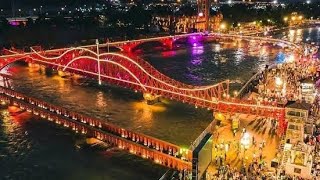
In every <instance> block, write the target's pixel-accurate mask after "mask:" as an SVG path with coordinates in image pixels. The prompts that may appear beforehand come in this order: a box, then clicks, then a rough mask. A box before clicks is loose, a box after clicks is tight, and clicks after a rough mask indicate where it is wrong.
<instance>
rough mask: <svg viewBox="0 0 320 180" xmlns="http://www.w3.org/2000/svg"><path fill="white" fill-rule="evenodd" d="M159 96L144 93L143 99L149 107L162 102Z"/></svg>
mask: <svg viewBox="0 0 320 180" xmlns="http://www.w3.org/2000/svg"><path fill="white" fill-rule="evenodd" d="M160 97H161V96H159V95H152V94H150V93H143V98H144V99H145V100H146V101H147V104H148V105H153V104H155V103H158V102H161V100H160Z"/></svg>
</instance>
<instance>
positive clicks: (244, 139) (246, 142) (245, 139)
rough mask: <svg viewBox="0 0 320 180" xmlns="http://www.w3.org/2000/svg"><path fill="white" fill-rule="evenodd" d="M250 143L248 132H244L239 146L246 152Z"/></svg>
mask: <svg viewBox="0 0 320 180" xmlns="http://www.w3.org/2000/svg"><path fill="white" fill-rule="evenodd" d="M250 141H251V138H250V134H249V133H248V132H245V133H244V134H243V136H242V138H241V139H240V144H241V145H242V147H244V149H245V150H246V149H249V147H250Z"/></svg>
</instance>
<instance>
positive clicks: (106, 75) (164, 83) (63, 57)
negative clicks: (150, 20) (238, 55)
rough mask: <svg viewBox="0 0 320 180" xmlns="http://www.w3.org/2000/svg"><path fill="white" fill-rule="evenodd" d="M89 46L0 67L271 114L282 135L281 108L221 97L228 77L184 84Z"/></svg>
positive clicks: (130, 58) (16, 56)
mask: <svg viewBox="0 0 320 180" xmlns="http://www.w3.org/2000/svg"><path fill="white" fill-rule="evenodd" d="M91 49H92V48H91ZM91 49H90V48H83V47H78V48H70V49H63V50H62V51H61V50H60V51H54V50H51V51H39V52H38V51H35V50H33V49H32V52H31V53H28V54H19V53H16V54H13V55H9V56H3V57H2V60H1V63H0V65H1V66H0V69H3V68H4V67H6V66H7V65H9V64H11V63H13V62H15V61H17V60H25V61H27V62H32V63H37V64H40V65H44V66H46V67H50V68H53V69H56V70H60V71H66V72H70V73H75V74H80V75H82V76H85V77H89V78H97V79H98V80H99V82H107V83H110V84H113V85H118V86H120V87H124V88H129V89H132V90H134V91H139V92H142V93H150V94H153V95H160V96H163V97H166V98H169V99H173V100H176V101H180V102H184V103H188V104H192V105H194V106H195V107H202V108H207V109H213V110H215V111H220V112H231V113H247V114H255V115H260V116H267V117H274V118H276V119H278V120H280V130H279V131H280V132H279V133H280V134H282V133H283V131H284V127H282V126H281V125H283V124H284V123H283V122H284V116H285V114H284V108H282V107H277V106H276V104H269V103H266V102H265V103H263V102H261V103H259V102H255V101H243V100H242V101H240V100H236V99H232V98H224V95H225V94H229V81H228V80H227V81H224V82H221V83H218V84H215V85H211V86H192V85H187V84H184V83H181V82H178V81H176V80H174V79H171V78H170V77H168V76H166V75H164V74H162V73H160V72H159V71H158V70H156V69H155V68H154V67H152V66H151V65H150V64H149V63H147V62H146V61H144V60H142V59H140V58H139V57H136V56H130V55H124V54H121V53H106V52H102V53H100V54H97V53H96V52H95V51H93V50H91ZM57 52H58V53H57ZM283 126H284V125H283Z"/></svg>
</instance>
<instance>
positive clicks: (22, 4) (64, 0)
mask: <svg viewBox="0 0 320 180" xmlns="http://www.w3.org/2000/svg"><path fill="white" fill-rule="evenodd" d="M12 1H14V3H15V7H16V8H26V7H29V8H34V7H39V6H41V5H42V6H46V7H52V6H64V5H67V6H78V5H81V4H93V3H97V2H100V3H101V2H106V1H107V0H0V8H11V2H12ZM151 1H152V0H151ZM223 1H225V0H223ZM261 1H268V0H261ZM283 1H286V2H305V1H306V0H278V2H283ZM311 1H312V2H320V0H311Z"/></svg>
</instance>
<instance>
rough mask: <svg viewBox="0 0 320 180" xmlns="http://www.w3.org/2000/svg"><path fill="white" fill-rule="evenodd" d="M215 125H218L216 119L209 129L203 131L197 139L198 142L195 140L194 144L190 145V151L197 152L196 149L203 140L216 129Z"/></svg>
mask: <svg viewBox="0 0 320 180" xmlns="http://www.w3.org/2000/svg"><path fill="white" fill-rule="evenodd" d="M215 125H216V120H215V119H214V120H213V121H212V122H211V123H210V124H209V125H208V126H207V128H206V129H205V130H204V131H202V133H201V134H200V135H199V136H198V137H197V139H196V140H194V141H193V142H192V144H191V145H190V147H189V150H190V151H191V152H193V151H194V150H195V148H196V147H197V146H198V145H199V144H200V142H201V140H202V139H203V138H204V137H205V136H206V135H207V134H208V133H209V134H210V133H211V134H212V133H213V130H214V127H215Z"/></svg>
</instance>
